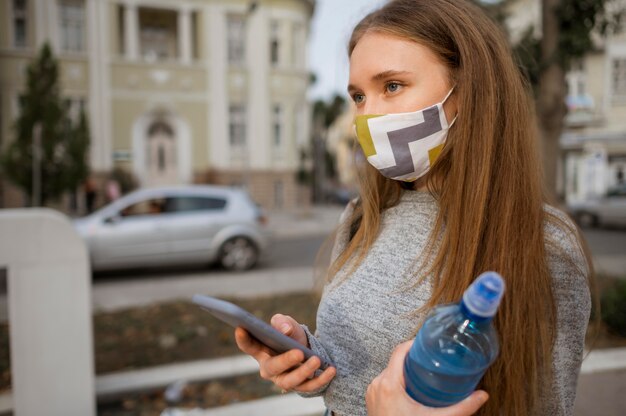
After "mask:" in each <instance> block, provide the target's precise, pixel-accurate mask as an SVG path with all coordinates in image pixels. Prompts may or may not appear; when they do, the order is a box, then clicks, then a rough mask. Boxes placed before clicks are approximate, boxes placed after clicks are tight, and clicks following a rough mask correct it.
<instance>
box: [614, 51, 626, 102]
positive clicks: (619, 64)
mask: <svg viewBox="0 0 626 416" xmlns="http://www.w3.org/2000/svg"><path fill="white" fill-rule="evenodd" d="M612 79H613V95H614V96H619V97H626V58H617V59H613V74H612Z"/></svg>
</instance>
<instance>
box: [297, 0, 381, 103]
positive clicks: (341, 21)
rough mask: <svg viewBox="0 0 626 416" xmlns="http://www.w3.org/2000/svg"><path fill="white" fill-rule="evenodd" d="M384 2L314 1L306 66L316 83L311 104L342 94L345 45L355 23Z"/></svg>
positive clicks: (311, 92)
mask: <svg viewBox="0 0 626 416" xmlns="http://www.w3.org/2000/svg"><path fill="white" fill-rule="evenodd" d="M384 3H385V0H317V1H316V6H315V15H314V16H313V22H312V25H311V38H310V40H309V63H310V67H311V70H312V71H313V72H314V73H315V75H316V77H317V81H316V83H315V85H313V86H312V88H311V89H310V91H309V97H310V98H311V99H313V100H316V99H328V98H330V97H332V96H333V95H334V94H335V92H337V93H340V94H344V95H347V94H346V87H347V85H348V57H347V45H348V40H349V37H350V33H351V32H352V29H353V28H354V26H355V25H356V24H357V23H358V21H359V20H360V19H361V18H362V17H363V16H365V15H366V14H367V13H369V12H370V11H372V10H374V9H376V8H378V7H380V6H381V5H383V4H384Z"/></svg>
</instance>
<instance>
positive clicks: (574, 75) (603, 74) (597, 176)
mask: <svg viewBox="0 0 626 416" xmlns="http://www.w3.org/2000/svg"><path fill="white" fill-rule="evenodd" d="M612 7H621V8H626V0H620V1H618V2H615V3H614V4H613V5H612ZM509 8H510V9H509V14H510V17H509V19H508V20H507V23H508V25H509V27H510V29H511V33H512V37H513V39H512V40H513V42H516V41H517V40H518V39H519V37H520V35H521V33H522V32H523V31H525V30H526V29H527V28H528V27H529V26H530V25H534V27H535V33H537V34H540V33H541V30H540V29H541V26H540V21H541V5H540V0H517V1H515V2H512V3H510V4H509ZM595 44H596V48H595V51H593V52H591V53H589V54H588V55H587V56H585V57H584V58H583V59H582V60H581V61H579V62H577V63H576V64H575V65H574V67H573V68H572V70H571V71H570V72H569V73H568V74H567V84H568V96H567V106H568V108H569V113H568V115H567V117H566V120H565V123H566V129H565V132H564V134H563V136H562V137H561V148H562V150H563V157H562V159H561V161H560V167H559V174H560V178H559V184H560V187H561V191H562V192H563V194H564V195H565V197H566V200H567V201H568V202H574V201H580V200H585V199H589V198H595V197H598V196H601V195H604V194H605V193H606V192H607V190H609V189H610V188H613V187H615V186H617V185H619V184H624V183H626V32H623V31H622V33H620V34H619V35H617V36H612V37H609V38H607V39H602V38H600V37H599V36H597V37H596V38H595Z"/></svg>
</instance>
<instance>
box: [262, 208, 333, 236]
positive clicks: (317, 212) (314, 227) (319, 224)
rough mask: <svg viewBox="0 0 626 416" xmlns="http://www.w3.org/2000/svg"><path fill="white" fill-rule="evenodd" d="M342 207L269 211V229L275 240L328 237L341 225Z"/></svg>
mask: <svg viewBox="0 0 626 416" xmlns="http://www.w3.org/2000/svg"><path fill="white" fill-rule="evenodd" d="M344 208H345V207H343V206H341V205H312V206H310V207H306V208H300V209H298V210H281V211H269V212H268V213H267V215H268V218H269V228H270V229H271V230H272V233H273V234H274V237H275V238H278V239H288V238H295V237H309V236H318V235H328V234H330V233H331V232H333V231H334V230H335V228H336V227H337V225H338V224H339V216H340V215H341V213H342V212H343V210H344Z"/></svg>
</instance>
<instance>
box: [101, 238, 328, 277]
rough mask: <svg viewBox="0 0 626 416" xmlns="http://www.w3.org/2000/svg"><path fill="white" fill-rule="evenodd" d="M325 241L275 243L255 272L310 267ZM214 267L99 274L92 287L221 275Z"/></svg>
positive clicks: (284, 241) (295, 239) (282, 240)
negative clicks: (126, 282) (113, 282)
mask: <svg viewBox="0 0 626 416" xmlns="http://www.w3.org/2000/svg"><path fill="white" fill-rule="evenodd" d="M324 241H326V237H325V236H309V237H298V238H288V239H281V240H277V241H275V242H274V244H272V246H271V248H270V250H269V252H268V253H267V255H266V257H264V258H263V259H262V260H261V261H260V262H259V264H258V266H257V268H256V269H255V270H258V271H265V270H269V269H288V268H301V267H313V266H314V264H315V258H316V256H317V253H318V251H319V249H320V247H321V246H322V244H323V243H324ZM222 273H223V271H222V270H220V269H218V268H217V267H197V266H193V267H171V268H160V269H140V270H133V271H129V270H120V271H115V272H100V273H96V274H95V275H94V284H95V285H98V284H100V283H108V282H112V281H121V280H142V279H154V278H168V277H171V276H173V275H176V276H180V275H181V274H183V275H185V274H188V275H189V276H198V275H207V277H209V276H210V275H212V274H215V275H218V274H222Z"/></svg>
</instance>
